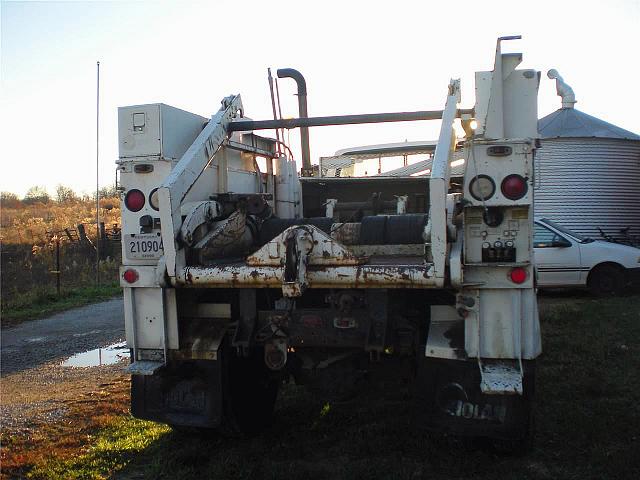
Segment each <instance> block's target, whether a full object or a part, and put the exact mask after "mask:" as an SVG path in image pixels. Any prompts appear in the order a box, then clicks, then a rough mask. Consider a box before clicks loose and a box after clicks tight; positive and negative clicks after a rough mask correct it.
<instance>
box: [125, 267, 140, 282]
mask: <svg viewBox="0 0 640 480" xmlns="http://www.w3.org/2000/svg"><path fill="white" fill-rule="evenodd" d="M122 278H124V281H125V282H127V283H135V282H137V281H138V272H136V271H135V270H134V269H133V268H129V269H128V270H125V271H124V273H123V274H122Z"/></svg>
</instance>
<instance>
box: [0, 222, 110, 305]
mask: <svg viewBox="0 0 640 480" xmlns="http://www.w3.org/2000/svg"><path fill="white" fill-rule="evenodd" d="M88 230H89V231H90V230H93V231H94V232H95V231H96V228H95V224H94V225H85V224H78V225H76V226H75V227H69V228H64V229H60V230H55V231H47V232H46V235H45V240H44V241H41V242H38V243H35V244H27V243H22V244H4V245H2V249H1V254H2V256H1V264H0V296H1V300H2V308H3V309H4V308H6V307H7V305H10V304H11V303H12V302H13V301H14V300H15V299H16V298H17V297H20V296H24V295H25V294H27V293H34V292H40V293H53V294H58V295H59V294H61V293H62V292H64V291H65V290H70V289H73V288H77V287H86V286H91V285H95V283H96V246H97V244H98V242H99V247H100V249H99V250H100V264H99V268H100V279H101V283H102V284H110V283H114V282H117V281H118V269H119V266H120V263H121V258H122V253H121V252H122V250H121V243H120V227H119V226H118V225H117V224H113V225H109V226H105V225H104V224H101V225H100V226H99V229H98V231H99V235H98V236H97V237H96V235H95V234H94V235H92V236H89V235H87V231H88Z"/></svg>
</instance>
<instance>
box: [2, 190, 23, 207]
mask: <svg viewBox="0 0 640 480" xmlns="http://www.w3.org/2000/svg"><path fill="white" fill-rule="evenodd" d="M0 204H1V206H2V208H17V207H19V206H20V199H19V198H18V195H16V194H15V193H11V192H0Z"/></svg>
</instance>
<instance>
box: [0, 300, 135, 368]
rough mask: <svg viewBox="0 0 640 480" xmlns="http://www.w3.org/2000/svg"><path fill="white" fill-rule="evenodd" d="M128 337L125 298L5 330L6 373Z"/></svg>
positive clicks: (3, 363)
mask: <svg viewBox="0 0 640 480" xmlns="http://www.w3.org/2000/svg"><path fill="white" fill-rule="evenodd" d="M123 338H124V314H123V303H122V298H115V299H113V300H109V301H107V302H102V303H96V304H93V305H86V306H84V307H79V308H74V309H72V310H68V311H66V312H62V313H58V314H56V315H53V316H51V317H48V318H43V319H42V320H34V321H29V322H24V323H22V324H20V325H18V326H16V327H12V328H7V329H2V350H1V358H0V359H1V361H2V363H1V364H0V365H1V372H2V376H3V377H4V376H6V375H9V374H11V373H15V372H19V371H22V370H26V369H29V368H33V367H36V366H38V365H41V364H43V363H47V362H51V361H52V360H57V359H63V358H66V357H69V356H71V355H73V354H75V353H79V352H83V351H85V350H91V349H93V348H98V347H104V346H106V345H108V344H111V343H114V342H117V341H118V340H119V339H123Z"/></svg>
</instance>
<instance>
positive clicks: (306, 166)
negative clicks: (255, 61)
mask: <svg viewBox="0 0 640 480" xmlns="http://www.w3.org/2000/svg"><path fill="white" fill-rule="evenodd" d="M277 74H278V78H293V79H294V80H295V81H296V84H297V85H298V115H300V118H307V117H308V116H309V114H308V112H307V82H306V81H305V80H304V77H303V76H302V74H301V73H300V72H299V71H298V70H295V69H293V68H279V69H278V71H277ZM300 149H301V150H302V171H303V172H307V171H311V152H310V150H309V128H308V127H304V126H303V127H301V128H300Z"/></svg>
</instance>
